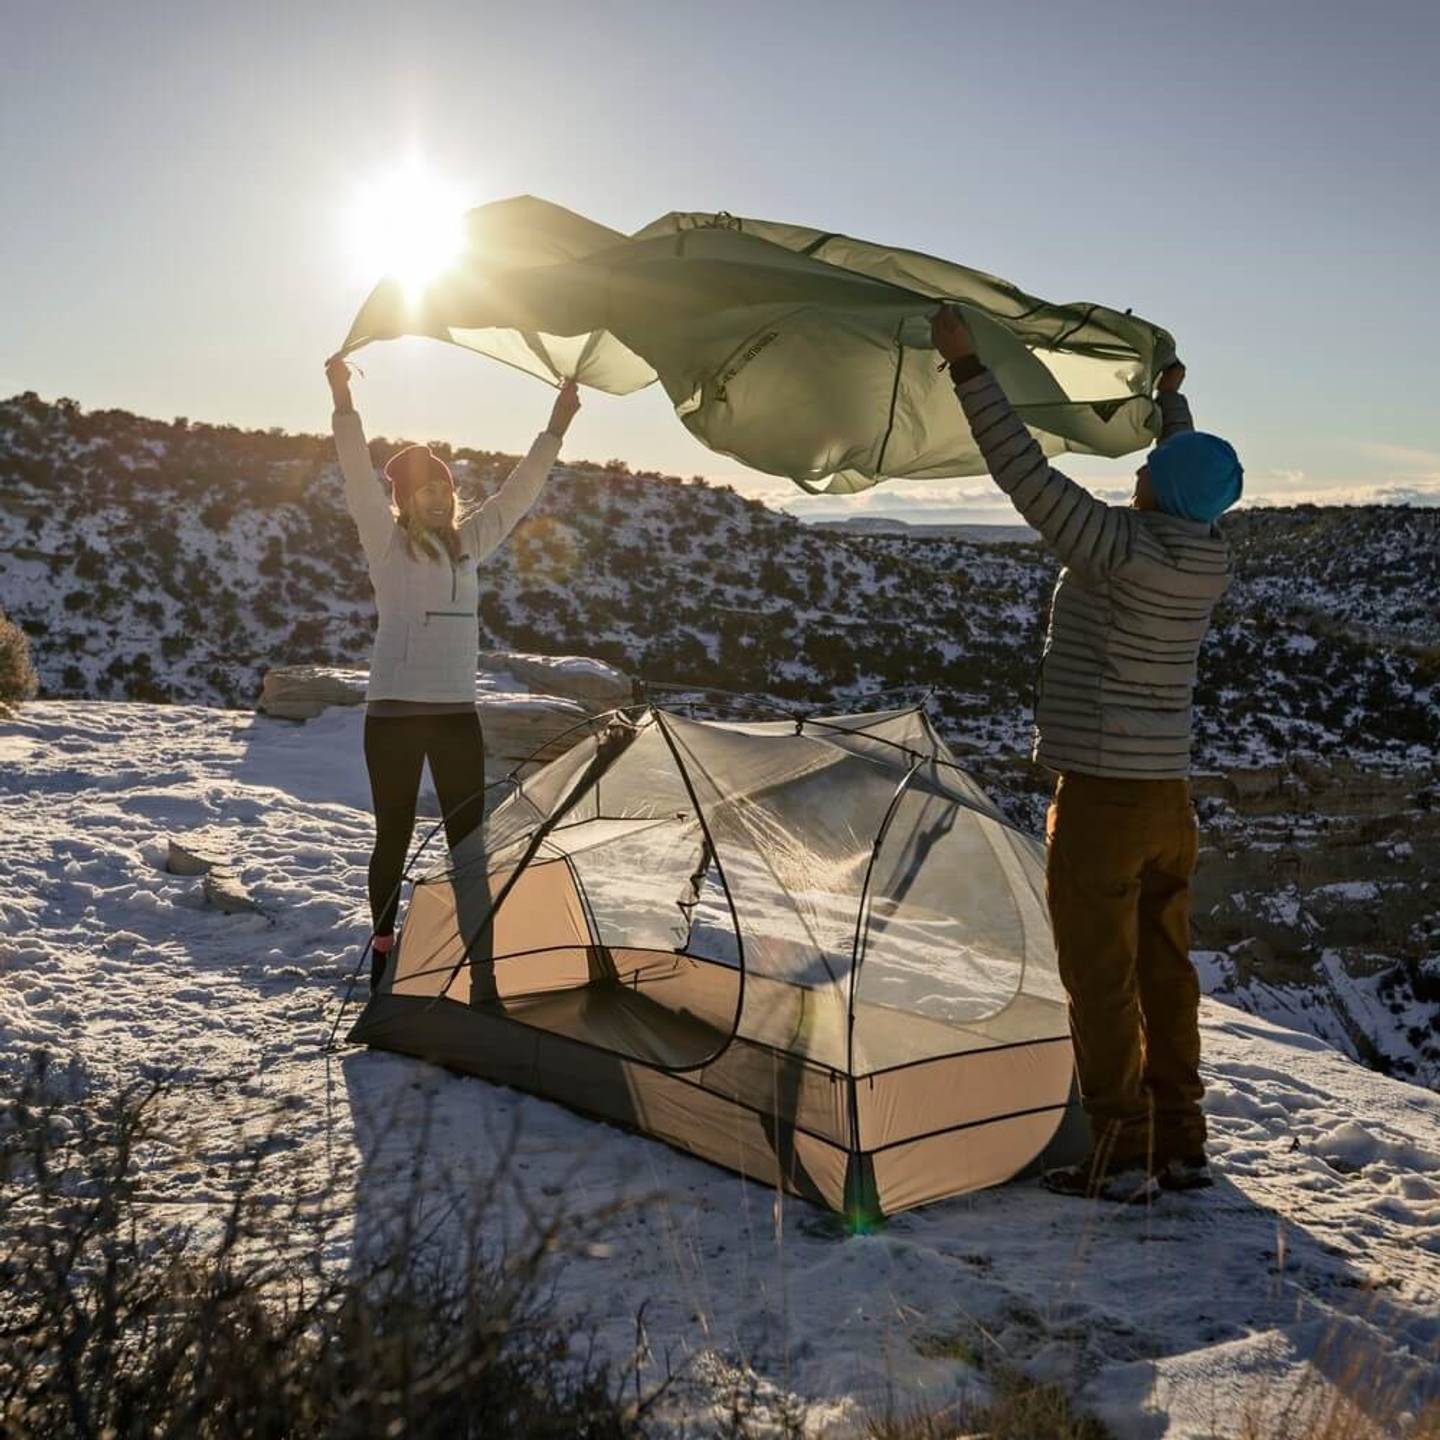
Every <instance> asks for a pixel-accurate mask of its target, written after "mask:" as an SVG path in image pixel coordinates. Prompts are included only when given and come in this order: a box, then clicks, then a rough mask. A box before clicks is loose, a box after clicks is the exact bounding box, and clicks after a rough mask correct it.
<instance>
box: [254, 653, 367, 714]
mask: <svg viewBox="0 0 1440 1440" xmlns="http://www.w3.org/2000/svg"><path fill="white" fill-rule="evenodd" d="M368 678H369V677H368V675H367V673H366V672H365V671H364V670H340V669H336V668H334V667H332V666H329V665H282V666H279V667H278V668H276V669H274V670H267V671H266V672H265V679H264V680H263V681H262V682H261V686H260V709H261V710H262V711H263V712H264V713H265V714H266V715H274V716H276V717H278V718H279V719H281V720H313V719H314V718H315V717H316V716H317V715H319V714H320V713H321V712H322V711H324V710H326V709H328V708H329V707H330V706H331V705H363V704H364V703H365V683H366V681H367V679H368Z"/></svg>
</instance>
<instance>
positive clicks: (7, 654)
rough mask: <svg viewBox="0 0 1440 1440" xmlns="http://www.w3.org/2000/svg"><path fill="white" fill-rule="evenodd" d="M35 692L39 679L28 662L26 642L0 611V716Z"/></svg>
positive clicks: (23, 633) (23, 634) (16, 627)
mask: <svg viewBox="0 0 1440 1440" xmlns="http://www.w3.org/2000/svg"><path fill="white" fill-rule="evenodd" d="M39 689H40V681H39V677H38V676H37V675H36V674H35V666H34V665H33V664H32V663H31V660H30V641H29V638H28V637H27V636H26V634H25V632H24V631H23V630H22V629H21V628H20V627H19V626H18V625H17V624H16V623H15V622H14V621H13V620H11V619H10V618H9V616H7V615H6V614H5V612H4V611H3V610H0V715H7V714H9V713H10V712H11V711H13V710H14V709H16V708H17V707H18V706H19V705H20V704H21V703H22V702H23V701H26V700H33V699H34V698H35V695H36V694H37V693H38V691H39Z"/></svg>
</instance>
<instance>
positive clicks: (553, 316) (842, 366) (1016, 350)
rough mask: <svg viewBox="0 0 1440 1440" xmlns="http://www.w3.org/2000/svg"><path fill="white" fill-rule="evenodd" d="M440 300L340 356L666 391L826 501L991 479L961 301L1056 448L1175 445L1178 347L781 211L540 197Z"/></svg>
mask: <svg viewBox="0 0 1440 1440" xmlns="http://www.w3.org/2000/svg"><path fill="white" fill-rule="evenodd" d="M466 219H467V226H468V231H467V236H468V238H467V244H466V248H465V252H464V254H463V255H462V257H461V259H460V260H459V261H458V262H457V263H456V264H455V266H454V267H453V268H452V269H450V270H449V271H448V272H447V273H445V274H444V275H442V276H440V277H439V278H438V279H437V280H436V281H435V282H434V283H432V284H431V285H430V286H428V287H427V288H426V289H425V290H424V292H423V293H421V294H418V295H414V296H411V295H407V293H406V291H405V289H404V288H403V287H402V286H401V285H400V284H399V283H398V282H397V281H395V280H385V281H382V282H381V283H380V284H379V285H378V286H376V288H375V290H374V291H373V292H372V293H371V295H370V297H369V298H368V299H367V300H366V301H365V303H364V305H363V306H362V307H361V309H360V313H359V314H358V315H357V316H356V318H355V323H354V324H353V325H352V326H351V328H350V333H349V335H348V336H347V337H346V339H345V343H344V345H343V346H342V347H341V348H342V352H343V353H348V352H350V351H353V350H357V349H359V348H360V347H361V346H362V345H366V344H369V343H370V342H371V341H374V340H387V339H393V338H395V337H396V336H399V335H429V336H433V337H434V338H436V339H438V340H445V341H448V342H450V343H451V344H455V345H462V346H465V347H466V348H468V349H471V350H476V351H479V352H480V353H481V354H482V355H490V356H492V357H494V358H495V359H497V360H503V361H505V362H506V363H507V364H510V365H514V366H516V367H518V368H519V369H521V370H525V371H527V372H529V373H530V374H532V375H536V376H539V377H541V378H542V379H545V380H548V381H550V382H551V383H557V382H559V381H560V380H562V379H565V378H573V379H575V380H577V381H578V382H579V383H580V384H582V385H589V386H593V387H594V388H595V389H597V390H604V391H608V392H609V393H610V394H612V395H625V394H629V393H630V392H631V391H633V390H639V389H641V388H642V387H644V386H646V385H649V384H650V383H651V382H652V381H654V380H656V379H658V380H659V381H660V383H661V384H662V385H664V387H665V390H666V392H667V393H668V395H669V396H670V399H671V401H672V402H673V403H674V406H675V413H676V414H677V415H678V416H679V417H680V420H681V421H682V422H683V423H684V425H685V427H686V428H687V429H688V430H689V431H690V433H691V434H692V435H694V436H695V438H696V439H697V440H699V441H701V442H702V443H703V444H705V445H707V446H709V447H710V449H712V450H717V451H719V452H720V453H721V454H724V455H730V456H733V457H734V458H735V459H736V460H738V461H740V462H741V463H743V464H745V465H748V466H751V467H753V468H754V469H756V470H763V471H766V472H768V473H769V474H772V475H784V476H787V477H789V478H790V479H791V480H793V481H795V483H796V484H797V485H800V486H803V487H804V488H805V489H807V490H811V491H814V492H817V493H829V494H848V493H852V492H854V491H857V490H866V489H868V488H869V487H870V486H872V485H875V484H877V483H878V482H879V481H881V480H887V479H922V480H923V479H937V478H939V477H942V476H952V475H978V474H983V473H984V471H985V464H984V461H983V460H982V459H981V457H980V453H979V451H978V450H977V449H976V446H975V442H974V439H973V438H972V437H971V434H970V430H969V427H968V426H967V425H966V423H965V417H964V415H963V414H962V413H961V410H960V407H959V405H958V404H956V402H955V398H954V396H953V394H952V393H951V391H950V384H949V379H948V377H947V376H946V375H945V374H944V373H943V372H942V371H941V370H939V369H938V368H937V357H936V353H935V350H934V349H933V348H932V346H931V344H930V325H929V317H930V315H931V314H932V313H933V311H934V309H935V306H936V303H937V301H940V300H950V301H953V302H954V303H955V304H956V305H958V306H959V307H960V309H961V311H962V312H963V313H964V315H965V317H966V319H967V320H968V321H969V323H970V326H971V328H972V329H973V331H974V333H975V337H976V341H977V343H978V345H979V348H980V353H981V355H982V357H983V358H984V360H985V362H986V363H987V364H988V365H989V366H990V368H991V369H992V370H993V371H994V372H995V374H996V376H997V377H998V378H999V380H1000V382H1001V384H1002V385H1003V386H1004V387H1005V390H1006V393H1007V394H1008V395H1009V396H1010V398H1011V400H1012V402H1013V403H1014V404H1015V406H1016V408H1017V410H1018V411H1019V412H1020V414H1021V416H1022V417H1023V418H1024V420H1025V422H1026V424H1027V425H1028V426H1029V427H1030V429H1031V431H1032V432H1033V433H1034V434H1035V436H1036V438H1037V439H1038V440H1039V441H1040V443H1041V445H1042V446H1043V448H1044V449H1045V451H1046V453H1047V454H1051V455H1055V454H1059V453H1061V452H1062V451H1066V450H1069V451H1077V452H1080V453H1082V454H1088V455H1109V456H1117V455H1124V454H1128V453H1129V452H1131V451H1133V450H1138V449H1142V448H1144V447H1145V446H1147V445H1149V444H1150V443H1151V442H1152V441H1153V440H1154V439H1155V438H1156V436H1157V435H1158V419H1157V415H1156V410H1155V406H1154V402H1153V401H1152V399H1151V392H1152V389H1153V386H1154V381H1155V377H1156V376H1157V375H1158V374H1159V372H1160V371H1161V370H1162V369H1163V368H1164V367H1165V366H1166V365H1167V364H1169V363H1170V361H1171V360H1173V359H1174V358H1175V345H1174V341H1173V340H1172V339H1171V337H1170V335H1169V334H1168V333H1167V332H1166V331H1164V330H1162V329H1160V328H1159V327H1158V326H1155V325H1152V324H1150V323H1149V322H1148V321H1145V320H1141V319H1139V318H1138V317H1136V316H1133V315H1130V314H1124V313H1121V312H1119V311H1116V310H1109V309H1106V308H1105V307H1104V306H1101V305H1088V304H1068V305H1053V304H1048V303H1046V302H1045V301H1042V300H1037V299H1035V298H1034V297H1033V296H1030V295H1027V294H1025V293H1024V292H1023V291H1020V290H1017V289H1016V288H1015V287H1014V286H1013V285H1010V284H1007V283H1006V282H1005V281H1003V280H997V279H996V278H995V277H994V276H991V275H985V274H983V273H981V272H980V271H978V270H970V269H967V268H966V267H965V266H963V265H955V264H951V263H950V262H949V261H945V260H937V259H934V258H932V257H931V256H928V255H921V254H919V253H917V252H915V251H909V250H894V249H890V248H889V247H887V246H883V245H876V244H872V243H870V242H868V241H864V240H853V239H851V238H849V237H848V236H845V235H836V234H828V233H825V232H823V231H819V230H808V229H805V228H803V227H802V226H798V225H783V224H778V223H775V222H773V221H768V220H749V219H742V218H739V217H737V216H732V215H727V214H724V213H723V212H722V213H720V214H716V215H705V214H680V213H675V214H670V215H666V216H663V217H662V218H661V219H659V220H656V221H655V222H654V223H653V224H651V225H647V226H646V227H645V228H644V229H643V230H640V231H638V232H636V234H634V235H631V236H628V237H627V236H625V235H622V234H620V233H619V232H618V231H615V230H610V229H607V228H606V227H605V226H603V225H597V224H596V223H595V222H594V221H591V220H587V219H585V218H584V217H583V216H581V215H576V214H574V213H573V212H571V211H569V210H564V209H562V208H561V207H560V206H558V205H552V204H549V203H548V202H547V201H544V200H537V199H534V198H532V197H530V196H520V197H517V198H515V199H512V200H502V201H498V202H497V203H495V204H493V205H484V206H481V207H480V208H479V209H477V210H473V211H471V212H470V214H469V215H468V216H467V217H466Z"/></svg>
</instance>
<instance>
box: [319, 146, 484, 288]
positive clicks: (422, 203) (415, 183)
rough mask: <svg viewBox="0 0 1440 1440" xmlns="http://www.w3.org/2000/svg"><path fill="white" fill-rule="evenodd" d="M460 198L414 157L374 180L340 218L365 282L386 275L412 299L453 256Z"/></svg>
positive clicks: (460, 239)
mask: <svg viewBox="0 0 1440 1440" xmlns="http://www.w3.org/2000/svg"><path fill="white" fill-rule="evenodd" d="M465 209H466V204H465V197H464V194H463V192H462V191H461V190H460V188H459V187H458V186H456V185H454V184H451V183H450V182H449V181H446V180H444V179H442V178H441V177H440V176H438V175H436V174H435V173H434V172H433V171H431V170H430V169H429V168H428V167H427V166H426V165H425V163H424V162H423V161H422V160H421V159H419V158H418V157H417V156H411V157H410V158H409V159H407V160H406V161H404V162H403V163H402V164H400V165H397V166H396V167H395V168H394V169H392V170H389V171H386V172H384V173H382V174H379V175H377V176H375V177H374V178H373V179H372V180H370V181H369V182H368V183H367V184H365V185H364V186H362V187H361V189H360V190H359V191H358V192H357V194H356V196H355V199H354V201H353V202H352V204H351V207H350V210H349V213H348V214H347V216H346V226H345V228H346V232H347V236H348V238H349V241H350V244H351V246H352V248H353V251H354V257H355V263H356V266H357V268H358V269H359V270H360V271H361V272H362V276H363V278H364V279H367V280H369V281H371V282H374V281H375V280H378V279H380V278H381V277H382V276H390V277H393V278H394V279H396V280H399V281H400V283H401V284H402V285H403V286H404V287H405V291H406V293H407V294H408V295H410V296H411V297H412V298H413V297H414V296H416V295H418V294H419V293H420V292H421V291H422V290H423V289H424V288H425V286H426V285H427V284H429V282H430V281H431V280H433V279H434V278H435V277H436V276H437V275H439V274H441V273H442V272H443V271H445V270H447V269H448V268H449V267H450V266H451V265H452V264H453V263H454V262H455V260H456V259H457V258H458V257H459V255H460V252H461V250H462V248H463V247H464V243H465V226H464V215H465Z"/></svg>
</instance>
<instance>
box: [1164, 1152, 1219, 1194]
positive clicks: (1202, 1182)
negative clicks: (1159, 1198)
mask: <svg viewBox="0 0 1440 1440" xmlns="http://www.w3.org/2000/svg"><path fill="white" fill-rule="evenodd" d="M1155 1179H1156V1181H1157V1182H1158V1184H1159V1186H1160V1188H1161V1189H1162V1190H1208V1189H1209V1188H1210V1186H1212V1185H1213V1184H1214V1183H1215V1177H1214V1175H1212V1174H1211V1173H1210V1161H1209V1160H1208V1159H1207V1158H1206V1156H1205V1152H1204V1151H1203V1150H1199V1151H1197V1152H1196V1153H1195V1154H1194V1155H1172V1156H1171V1157H1170V1158H1169V1159H1168V1160H1165V1161H1163V1162H1162V1163H1161V1165H1160V1168H1159V1170H1158V1171H1156V1174H1155Z"/></svg>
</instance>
